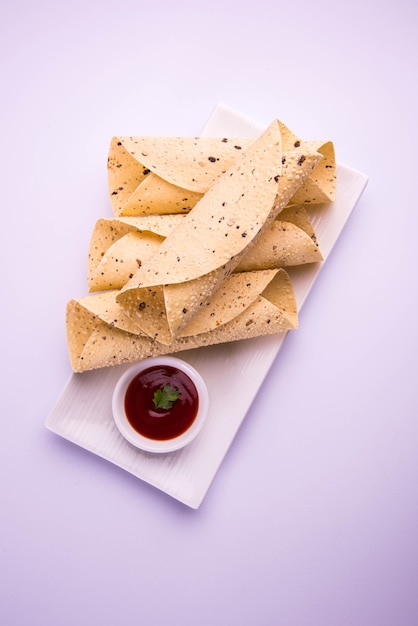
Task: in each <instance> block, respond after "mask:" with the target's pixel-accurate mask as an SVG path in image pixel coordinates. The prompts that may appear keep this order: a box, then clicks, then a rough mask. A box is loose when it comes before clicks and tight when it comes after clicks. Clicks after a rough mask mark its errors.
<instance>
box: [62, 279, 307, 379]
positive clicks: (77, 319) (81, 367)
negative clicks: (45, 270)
mask: <svg viewBox="0 0 418 626" xmlns="http://www.w3.org/2000/svg"><path fill="white" fill-rule="evenodd" d="M251 274H254V278H255V275H257V274H259V273H258V272H254V273H251ZM262 274H263V276H261V277H259V279H258V281H259V282H258V284H259V286H261V287H262V288H263V289H262V291H261V293H259V294H258V295H257V290H254V289H249V292H251V293H249V294H248V292H247V296H248V297H247V303H246V304H247V306H245V308H244V307H243V310H242V311H240V309H239V306H237V305H235V306H236V310H235V311H234V313H237V314H234V315H232V316H231V314H230V312H228V311H225V314H224V315H223V316H222V315H221V313H220V311H221V310H222V307H220V306H219V302H218V304H216V303H215V305H214V308H213V311H214V312H215V315H217V316H218V318H217V319H216V320H213V319H212V317H213V316H212V315H211V312H212V310H211V308H210V307H211V306H212V305H213V303H212V305H211V304H210V303H209V304H208V308H207V311H205V313H202V318H201V322H202V324H201V326H200V328H196V321H194V322H193V323H194V324H195V328H194V329H193V328H189V331H187V330H186V329H184V331H183V333H184V336H182V337H178V338H177V339H175V340H174V341H173V342H172V343H171V344H169V345H164V344H162V343H160V342H158V341H156V340H155V339H152V338H151V337H149V336H147V335H145V334H141V333H138V332H128V331H126V330H121V329H120V328H118V327H117V323H118V321H117V318H116V317H114V318H113V319H112V320H111V321H105V318H106V316H107V315H108V316H109V319H110V318H111V317H112V314H113V313H114V312H110V311H106V306H105V305H104V304H103V302H100V304H98V303H99V300H100V299H99V298H98V296H101V295H102V294H93V295H91V296H87V297H86V298H81V299H79V300H71V301H70V302H69V303H68V305H67V316H66V327H67V342H68V348H69V356H70V362H71V366H72V368H73V370H74V371H75V372H84V371H88V370H92V369H98V368H102V367H108V366H111V365H117V364H121V363H129V362H134V361H137V360H141V359H144V358H147V357H150V356H156V355H161V354H170V353H175V352H179V351H181V350H188V349H193V348H198V347H202V346H209V345H213V344H219V343H226V342H229V341H238V340H243V339H249V338H252V337H257V336H262V335H267V334H273V333H284V332H287V331H288V330H293V329H295V328H297V324H298V314H297V307H296V301H295V296H294V293H293V289H292V285H291V282H290V280H289V277H288V275H287V273H286V271H285V270H282V269H280V270H274V271H271V272H267V273H266V272H263V273H262ZM239 276H240V275H234V276H233V277H231V280H238V279H239ZM260 279H261V280H260ZM249 282H251V280H250V278H249V277H247V283H249ZM233 290H234V288H233V287H232V292H233ZM228 291H229V290H228ZM109 294H110V295H112V292H109V293H108V295H109ZM113 295H114V294H113ZM217 297H221V296H217ZM242 297H243V298H244V299H245V297H246V296H245V294H242ZM228 299H229V300H228ZM232 299H234V300H235V301H236V300H237V298H236V293H233V298H232ZM111 300H113V302H115V300H114V298H110V299H109V302H110V301H111ZM228 301H231V295H230V294H229V295H227V297H226V299H225V303H227V302H228ZM119 312H120V310H118V313H119ZM196 319H197V316H196ZM115 320H116V321H115ZM208 320H209V323H208ZM207 328H209V330H207ZM192 331H193V332H192ZM199 331H201V332H199ZM189 332H190V333H191V334H189Z"/></svg>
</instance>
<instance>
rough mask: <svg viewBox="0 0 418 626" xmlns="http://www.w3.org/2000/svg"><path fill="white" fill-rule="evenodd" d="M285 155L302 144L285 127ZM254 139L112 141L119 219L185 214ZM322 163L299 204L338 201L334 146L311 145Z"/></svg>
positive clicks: (111, 176) (111, 180)
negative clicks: (336, 199)
mask: <svg viewBox="0 0 418 626" xmlns="http://www.w3.org/2000/svg"><path fill="white" fill-rule="evenodd" d="M278 123H279V124H280V128H281V133H282V137H283V150H284V151H291V150H292V148H293V147H294V146H295V144H297V143H298V142H299V141H301V140H300V138H299V137H297V136H296V135H295V134H294V133H292V132H291V131H290V130H289V129H288V128H287V127H286V126H285V125H284V124H282V122H278ZM253 141H254V140H253V139H245V138H244V139H243V138H240V139H238V138H235V139H234V138H226V137H218V138H213V137H147V136H138V137H125V136H119V137H113V138H112V141H111V144H110V148H109V157H108V187H109V194H110V201H111V205H112V209H113V212H114V214H115V215H116V216H134V215H149V214H155V213H159V214H166V213H186V212H188V211H190V210H191V209H192V208H193V207H194V206H195V204H196V203H197V202H198V201H199V200H200V198H201V197H202V196H203V195H204V194H205V193H206V192H207V191H208V190H209V189H210V187H211V186H212V185H213V184H214V182H215V181H216V180H217V179H218V178H219V177H220V176H221V175H222V174H224V173H225V171H226V170H227V169H229V168H230V167H231V165H233V164H234V163H235V161H236V159H237V158H238V157H239V155H240V152H241V151H242V150H246V149H247V148H248V147H249V146H250V145H251V144H252V142H253ZM307 143H310V144H311V148H313V149H314V150H316V151H318V152H319V153H321V154H322V156H323V157H324V158H323V160H322V161H321V162H319V163H318V164H317V167H316V168H315V169H314V171H313V172H312V174H311V175H310V176H309V178H308V180H307V181H306V183H304V185H303V187H302V188H301V190H300V192H298V194H297V196H296V197H295V202H299V203H304V202H306V203H309V204H314V203H322V202H331V201H332V200H334V198H335V182H336V176H335V173H336V163H335V154H334V146H333V144H332V142H329V141H328V142H323V141H319V140H318V141H314V142H307Z"/></svg>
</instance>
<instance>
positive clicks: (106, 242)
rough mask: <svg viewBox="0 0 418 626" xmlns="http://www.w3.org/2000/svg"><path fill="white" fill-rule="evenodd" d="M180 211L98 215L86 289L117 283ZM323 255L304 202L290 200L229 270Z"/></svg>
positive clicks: (145, 255)
mask: <svg viewBox="0 0 418 626" xmlns="http://www.w3.org/2000/svg"><path fill="white" fill-rule="evenodd" d="M184 217H185V216H183V215H180V214H177V215H171V214H170V215H157V216H145V217H131V218H126V217H125V218H123V217H122V218H108V219H105V218H102V219H100V220H98V221H97V222H96V224H95V227H94V229H93V233H92V237H91V241H90V248H89V255H88V285H89V291H102V290H106V289H121V288H122V287H123V286H124V285H125V284H126V283H127V282H128V280H130V279H131V278H132V277H133V275H134V273H135V272H136V270H137V269H138V267H140V266H141V265H142V264H143V263H144V262H145V261H146V259H147V258H148V257H150V256H151V255H152V254H153V253H155V252H156V250H157V248H158V247H159V245H160V244H161V243H162V241H163V240H164V238H165V236H167V235H168V234H169V233H170V232H171V231H172V230H173V229H174V228H175V227H176V226H177V225H178V224H179V223H180V221H181V220H183V219H184ZM321 260H322V255H321V252H320V249H319V247H318V245H317V242H316V236H315V231H314V229H313V227H312V224H311V222H310V219H309V216H308V214H307V212H306V210H305V208H304V206H303V205H290V206H288V207H286V208H285V209H283V211H281V212H280V213H279V216H278V217H277V218H276V219H275V220H274V222H273V223H272V224H271V226H270V227H269V228H267V229H266V230H264V231H263V233H261V234H260V236H259V237H258V239H257V241H256V242H255V244H254V245H253V246H252V247H251V248H250V249H249V250H248V251H247V252H246V253H245V255H244V256H243V258H242V260H241V262H240V263H239V264H238V266H237V267H236V268H235V270H234V271H246V270H261V269H273V268H278V267H289V266H292V265H302V264H305V263H315V262H317V261H321Z"/></svg>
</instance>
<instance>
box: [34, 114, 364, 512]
mask: <svg viewBox="0 0 418 626" xmlns="http://www.w3.org/2000/svg"><path fill="white" fill-rule="evenodd" d="M261 130H262V129H261V128H260V127H259V126H257V125H256V124H254V123H253V122H251V121H250V120H248V119H247V118H245V117H244V116H242V115H240V114H239V113H237V112H236V111H233V110H232V109H230V108H228V107H226V106H224V105H218V106H217V107H216V108H215V109H214V111H213V113H212V115H211V117H210V119H209V121H208V123H207V125H206V127H205V129H204V132H203V134H205V135H213V136H224V135H225V136H227V135H229V136H237V137H239V136H242V137H257V136H258V135H259V134H260V131H261ZM366 184H367V177H366V176H365V175H364V174H361V173H360V172H356V171H354V170H352V169H349V168H347V167H343V166H341V165H338V166H337V197H336V200H335V202H333V203H332V205H327V206H321V207H317V208H313V209H311V208H310V209H309V212H310V216H311V219H312V223H313V226H314V228H315V231H316V234H317V237H318V242H319V245H320V248H321V251H322V254H323V257H324V260H326V258H327V257H328V255H329V253H330V251H331V249H332V247H333V246H334V244H335V242H336V240H337V239H338V236H339V235H340V233H341V231H342V229H343V228H344V225H345V223H346V221H347V219H348V217H349V216H350V214H351V212H352V210H353V208H354V207H355V205H356V203H357V201H358V199H359V198H360V196H361V194H362V192H363V190H364V188H365V186H366ZM322 265H323V263H319V264H314V265H310V266H305V267H298V268H293V269H290V271H289V274H290V277H291V279H292V283H293V287H294V291H295V294H296V299H297V302H298V306H299V310H300V308H301V307H302V305H303V303H304V301H305V299H306V297H307V295H308V293H309V291H310V289H311V287H312V285H313V284H314V282H315V279H316V277H317V275H318V273H319V271H320V270H321V267H322ZM284 338H285V334H280V335H271V336H267V337H259V338H255V339H250V340H245V341H238V342H234V343H230V344H224V345H218V346H211V347H206V348H200V349H197V350H190V351H187V352H182V353H180V354H179V355H178V356H180V357H181V358H184V360H186V361H188V362H189V363H191V364H192V365H194V366H195V367H196V368H197V369H198V370H199V371H200V373H201V374H202V375H203V377H204V379H205V380H206V383H207V385H208V389H209V394H210V398H211V406H210V413H209V416H208V419H207V422H206V424H205V427H204V429H203V431H202V432H201V433H200V434H199V436H198V437H197V439H195V441H194V442H193V443H191V444H190V445H189V446H188V447H186V448H184V449H183V450H180V451H177V452H173V453H170V454H166V455H153V454H149V453H146V452H141V451H139V450H137V449H136V448H134V447H133V446H131V445H130V444H129V443H128V442H127V441H125V439H124V438H123V437H122V436H121V435H120V433H119V431H118V430H117V428H116V426H115V424H114V422H113V417H112V410H111V398H112V393H113V388H114V385H115V384H116V381H117V379H118V378H119V376H120V375H121V374H122V372H123V371H124V370H125V369H126V368H127V367H129V365H123V366H116V367H111V368H105V369H101V370H96V371H92V372H86V373H83V374H74V375H72V376H71V378H70V379H69V381H68V383H67V385H66V387H65V389H64V391H63V393H62V395H61V396H60V398H59V399H58V402H57V404H56V405H55V407H54V409H53V410H52V412H51V413H50V415H49V417H48V419H47V421H46V427H47V428H48V429H49V430H51V431H53V432H54V433H56V434H58V435H60V436H62V437H64V438H65V439H68V440H69V441H72V442H73V443H76V444H77V445H79V446H81V447H82V448H85V449H86V450H89V451H90V452H93V453H95V454H97V455H98V456H100V457H103V458H104V459H107V460H108V461H110V462H111V463H114V464H115V465H117V466H119V467H121V468H123V469H124V470H126V471H128V472H130V473H132V474H134V475H135V476H137V477H138V478H140V479H141V480H143V481H145V482H147V483H149V484H151V485H154V486H155V487H157V488H158V489H161V490H162V491H164V492H165V493H167V494H169V495H170V496H172V497H174V498H176V499H177V500H179V501H181V502H183V503H184V504H186V505H188V506H190V507H192V508H198V507H199V506H200V505H201V503H202V501H203V499H204V497H205V495H206V493H207V491H208V489H209V486H210V484H211V482H212V480H213V478H214V477H215V474H216V472H217V470H218V468H219V466H220V464H221V463H222V459H223V458H224V456H225V454H226V452H227V451H228V448H229V446H230V445H231V443H232V441H233V439H234V437H235V435H236V433H237V431H238V429H239V427H240V425H241V423H242V421H243V419H244V417H245V415H246V413H247V411H248V409H249V407H250V405H251V403H252V401H253V400H254V398H255V396H256V394H257V391H258V390H259V388H260V385H261V384H262V382H263V380H264V378H265V376H266V374H267V372H268V371H269V369H270V367H271V365H272V363H273V361H274V359H275V358H276V356H277V354H278V352H279V350H280V348H281V346H282V343H283V341H284ZM232 372H234V373H235V375H234V376H232V375H231V373H232ZM225 373H228V376H225ZM232 399H233V401H232Z"/></svg>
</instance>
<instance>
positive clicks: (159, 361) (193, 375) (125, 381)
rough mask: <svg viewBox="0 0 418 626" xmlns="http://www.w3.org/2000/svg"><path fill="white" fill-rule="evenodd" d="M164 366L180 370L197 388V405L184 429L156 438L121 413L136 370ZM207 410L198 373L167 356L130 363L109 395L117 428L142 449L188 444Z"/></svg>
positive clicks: (205, 393) (158, 449) (167, 448)
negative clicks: (141, 432) (164, 437)
mask: <svg viewBox="0 0 418 626" xmlns="http://www.w3.org/2000/svg"><path fill="white" fill-rule="evenodd" d="M164 365H167V366H171V367H175V368H177V369H179V370H181V371H182V372H184V373H185V374H186V375H187V376H188V377H189V378H190V379H191V380H192V382H193V383H194V385H195V387H196V390H197V394H198V398H199V407H198V411H197V415H196V417H195V419H194V421H193V423H192V424H191V426H190V427H189V428H188V429H187V430H186V431H185V432H183V433H182V434H181V435H178V436H176V437H173V438H171V439H164V440H157V439H150V438H148V437H145V436H144V435H141V434H140V433H139V432H138V431H137V430H135V428H133V426H132V425H131V424H130V422H129V421H128V418H127V416H126V412H125V394H126V391H127V389H128V386H129V384H130V383H131V381H132V380H133V379H134V378H135V377H136V376H137V375H138V374H139V373H140V372H143V371H144V370H146V369H148V368H150V367H154V366H164ZM208 409H209V394H208V390H207V387H206V383H205V382H204V380H203V378H202V376H201V375H200V374H199V373H198V372H197V371H196V369H195V368H194V367H192V366H191V365H190V364H189V363H186V362H185V361H182V360H181V359H178V358H176V357H171V356H162V357H152V358H148V359H145V360H143V361H140V362H139V363H135V365H132V367H130V368H129V369H128V370H126V372H124V374H122V376H121V377H120V378H119V380H118V382H117V383H116V386H115V389H114V392H113V398H112V411H113V418H114V420H115V423H116V426H117V427H118V429H119V431H120V432H121V434H122V435H123V436H124V437H125V439H127V440H128V441H129V442H130V443H131V444H132V445H134V446H136V447H137V448H140V449H141V450H145V451H146V452H157V453H161V452H172V451H174V450H179V449H180V448H183V447H184V446H186V445H187V444H189V443H190V442H191V441H193V439H194V438H195V437H196V436H197V434H198V433H199V432H200V430H201V428H202V426H203V424H204V421H205V419H206V416H207V413H208Z"/></svg>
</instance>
